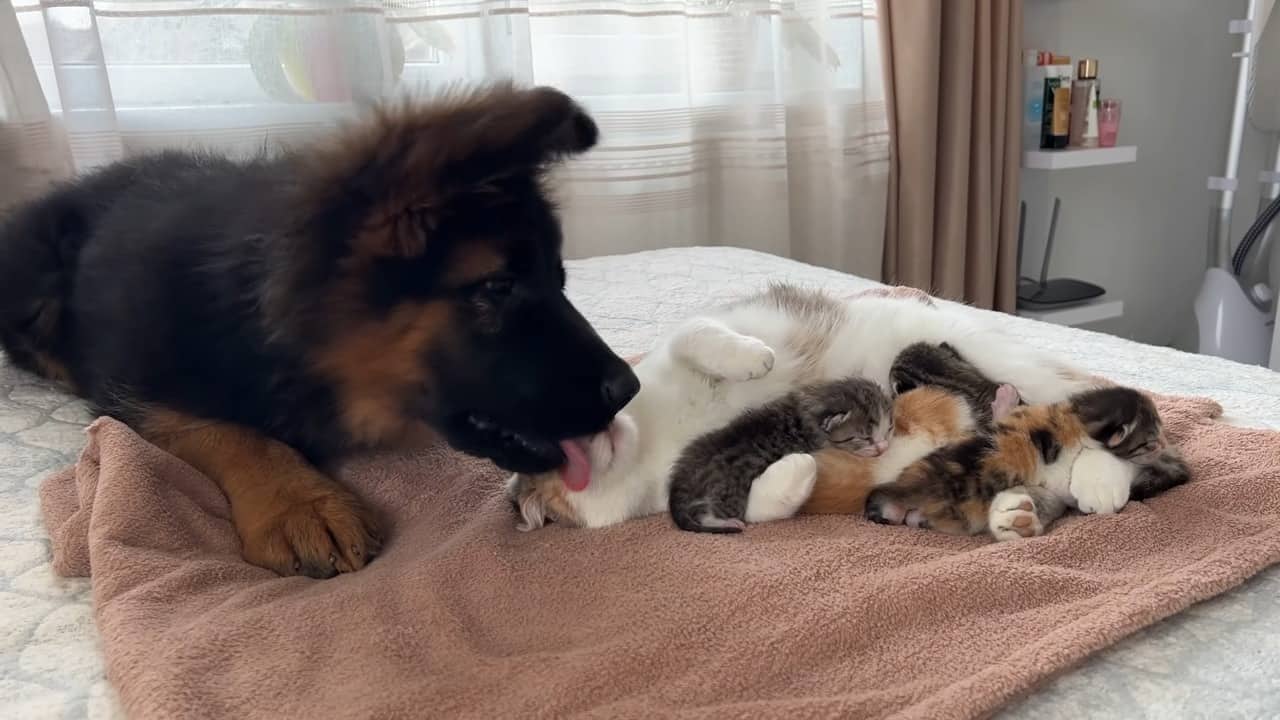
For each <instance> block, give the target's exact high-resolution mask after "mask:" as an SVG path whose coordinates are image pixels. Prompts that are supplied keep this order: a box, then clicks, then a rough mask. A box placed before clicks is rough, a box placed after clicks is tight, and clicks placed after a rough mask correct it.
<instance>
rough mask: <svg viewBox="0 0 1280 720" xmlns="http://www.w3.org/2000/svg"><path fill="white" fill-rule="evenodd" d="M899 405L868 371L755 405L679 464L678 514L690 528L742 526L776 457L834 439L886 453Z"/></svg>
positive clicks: (675, 481) (860, 450) (674, 474)
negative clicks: (867, 375)
mask: <svg viewBox="0 0 1280 720" xmlns="http://www.w3.org/2000/svg"><path fill="white" fill-rule="evenodd" d="M892 410H893V406H892V404H891V402H890V400H889V398H888V396H886V395H885V394H884V392H883V391H882V390H881V389H880V386H879V385H877V384H876V383H874V382H872V381H870V380H867V379H864V378H861V377H851V378H846V379H844V380H836V381H831V382H822V383H816V384H812V385H807V386H805V387H802V388H800V389H799V390H796V391H793V392H791V393H788V394H787V395H784V396H783V397H781V398H779V399H777V400H774V401H773V402H770V403H767V404H765V405H762V406H760V407H758V408H755V409H751V410H747V411H746V412H744V413H742V414H741V415H739V416H738V417H737V418H735V419H734V420H733V421H732V422H730V423H729V424H728V425H726V426H725V427H722V428H720V429H718V430H713V431H712V432H709V433H707V434H705V435H702V436H701V437H699V438H697V439H696V440H694V441H693V442H692V443H690V444H689V446H688V447H687V448H685V450H684V452H683V453H681V454H680V457H679V458H678V459H677V460H676V463H675V465H674V467H672V469H671V490H670V495H669V499H668V502H669V509H670V511H671V518H672V519H673V520H674V521H675V524H676V525H677V526H678V527H680V528H681V529H682V530H689V531H693V532H710V533H735V532H741V531H742V530H743V528H744V527H745V525H744V522H743V520H744V518H745V513H746V509H747V500H748V497H749V495H750V493H751V488H752V483H753V482H754V481H755V480H756V478H757V477H759V476H760V475H761V474H762V473H764V472H765V470H767V469H768V468H769V467H770V466H771V465H773V464H774V463H775V462H777V461H779V460H781V459H783V458H784V457H786V456H789V455H796V454H801V455H803V454H806V453H813V452H816V451H818V450H821V449H823V448H828V447H833V448H839V449H841V450H843V451H846V452H851V453H854V454H859V455H864V456H876V455H879V454H881V453H882V452H884V450H885V448H887V447H888V444H889V435H890V432H891V431H892V428H893V417H892V415H893V413H892Z"/></svg>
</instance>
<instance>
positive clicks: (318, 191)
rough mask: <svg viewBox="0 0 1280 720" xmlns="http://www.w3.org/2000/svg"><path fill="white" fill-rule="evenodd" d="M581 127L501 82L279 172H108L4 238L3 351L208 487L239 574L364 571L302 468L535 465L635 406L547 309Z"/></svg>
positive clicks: (34, 205)
mask: <svg viewBox="0 0 1280 720" xmlns="http://www.w3.org/2000/svg"><path fill="white" fill-rule="evenodd" d="M596 137H597V130H596V125H595V123H594V122H593V121H592V120H591V118H590V117H589V116H588V115H587V114H586V113H585V112H584V111H583V110H582V109H581V108H580V107H579V106H578V105H577V104H575V103H574V102H573V101H572V100H571V99H570V98H569V97H568V96H566V95H564V94H563V93H561V92H559V91H556V90H553V89H549V88H536V89H518V88H516V87H513V86H511V85H495V86H487V87H484V88H481V89H475V90H470V91H465V92H455V93H452V94H449V95H446V96H442V97H440V98H437V99H436V100H434V101H430V102H428V103H426V104H417V105H406V106H402V107H397V108H395V109H383V110H381V111H379V112H378V113H376V114H375V116H374V117H373V118H372V119H370V120H368V121H367V122H364V123H363V124H359V125H354V126H352V127H349V128H347V129H345V130H342V131H339V132H337V133H336V134H335V135H334V136H333V137H332V138H330V139H329V140H328V141H327V142H324V143H321V144H318V145H317V146H315V147H313V148H311V149H309V150H306V151H302V152H293V153H289V154H285V155H282V156H279V157H274V158H261V159H257V160H252V161H248V162H235V161H231V160H228V159H226V158H222V157H217V156H214V155H209V154H192V153H186V152H164V153H160V154H157V155H152V156H145V157H139V158H136V159H131V160H126V161H123V162H119V163H116V164H114V165H111V166H109V167H106V168H104V169H102V170H100V171H98V172H95V173H93V174H90V175H88V176H86V177H83V178H82V179H79V180H77V181H75V182H72V183H70V184H67V185H65V186H62V187H60V188H57V189H55V190H54V191H53V192H52V193H50V194H48V195H46V196H44V197H43V198H40V199H38V200H35V201H33V202H31V203H28V204H26V205H22V206H20V207H19V208H18V209H17V210H16V211H15V212H14V213H13V214H12V215H11V217H9V218H8V220H7V222H6V223H5V224H4V225H3V227H2V228H0V345H3V348H4V349H5V351H6V352H7V353H8V354H9V357H10V358H12V360H13V361H14V362H15V363H16V364H17V365H19V366H21V367H23V368H26V369H28V370H31V371H34V372H36V373H38V374H40V375H43V376H44V377H47V378H51V379H54V380H58V381H61V382H63V383H65V384H66V385H67V386H68V387H70V388H71V389H73V390H74V391H75V392H77V393H79V394H80V395H82V396H83V397H85V398H87V399H88V400H90V401H91V402H92V403H93V404H94V405H95V406H96V408H97V410H98V411H99V412H101V413H103V414H109V415H112V416H114V417H117V418H119V419H121V420H123V421H125V422H127V423H128V424H129V425H130V426H132V427H133V428H134V429H135V430H137V431H138V432H139V433H140V434H142V435H143V436H144V437H146V438H147V439H149V440H150V441H151V442H154V443H156V444H157V445H159V446H160V447H162V448H165V449H167V450H169V451H170V452H172V453H174V454H175V455H177V456H178V457H180V458H182V459H183V460H185V461H187V462H188V463H190V464H191V465H192V466H194V467H195V468H197V469H199V470H201V471H202V472H204V473H206V474H207V475H209V476H210V477H211V478H213V479H214V480H215V481H217V483H218V484H219V485H220V486H221V487H222V489H223V490H224V491H225V492H226V494H227V497H228V498H229V500H230V503H231V513H232V519H233V521H234V523H235V526H236V530H237V532H238V533H239V535H240V539H241V541H242V544H243V551H244V556H245V558H246V559H247V560H249V561H250V562H252V563H255V564H258V565H261V566H263V567H267V568H270V569H272V570H275V571H277V572H279V573H282V574H303V575H309V576H312V577H330V576H333V575H336V574H337V573H340V572H349V571H353V570H356V569H359V568H361V567H363V566H364V565H365V563H367V562H368V561H369V559H370V558H372V556H373V555H374V554H375V553H376V552H377V550H378V548H379V545H380V542H381V539H380V535H379V530H378V526H377V523H376V521H375V518H374V517H373V516H372V515H371V513H370V512H369V511H368V510H367V508H366V507H365V506H364V505H363V504H362V503H361V501H360V500H358V499H357V498H356V497H355V496H354V495H353V494H352V493H350V492H349V491H347V490H346V489H344V488H342V487H341V486H340V485H338V484H337V483H336V482H334V481H333V480H332V479H330V478H329V477H328V476H326V475H325V474H323V473H321V472H320V471H319V470H318V469H317V467H323V466H324V465H325V464H327V463H328V462H330V461H333V460H335V459H339V458H341V457H342V456H344V455H348V454H350V453H352V452H356V451H359V450H361V449H368V448H385V447H396V446H401V447H403V446H414V445H420V444H422V443H424V442H427V441H428V440H429V439H430V438H432V437H434V436H436V434H439V435H441V436H443V437H444V438H445V440H447V441H448V442H449V443H450V444H451V445H452V446H454V447H455V448H458V449H459V450H462V451H464V452H467V453H470V454H474V455H477V456H481V457H485V458H490V459H492V460H493V461H494V462H495V463H496V464H497V465H499V466H501V467H503V468H505V469H507V470H511V471H517V472H542V471H548V470H551V469H554V468H557V467H559V466H561V465H562V464H564V463H566V450H565V448H566V446H568V447H569V449H570V450H572V449H574V448H573V446H572V442H571V440H572V439H574V438H578V437H581V436H585V435H591V434H593V433H596V432H599V431H601V430H603V429H605V428H606V427H607V426H608V425H609V423H610V421H611V420H612V418H613V417H614V415H615V414H616V413H617V412H618V410H619V409H621V408H622V407H623V406H624V405H626V403H627V402H628V401H629V400H630V399H631V397H632V396H633V395H635V393H636V391H637V390H638V388H639V381H638V380H637V379H636V376H635V374H634V373H633V372H632V371H631V369H630V367H629V366H628V365H627V363H625V362H624V361H623V360H622V359H620V358H619V357H618V356H617V355H615V354H614V353H613V352H612V351H610V349H609V348H608V347H607V346H606V345H605V343H604V342H603V341H602V340H601V339H600V338H599V337H598V336H597V335H596V333H595V332H594V331H593V330H592V328H591V326H590V325H589V324H588V323H587V321H586V320H585V319H584V318H583V317H582V316H581V315H580V314H579V313H578V312H577V311H576V310H575V309H574V308H573V306H572V305H570V304H569V301H568V299H567V298H565V296H564V293H563V288H564V282H565V271H564V266H563V264H562V262H561V256H560V249H561V234H560V225H559V221H558V219H557V216H556V212H555V208H554V207H553V205H552V203H551V201H550V200H549V199H548V198H547V196H546V194H545V193H544V191H543V189H542V183H541V181H542V177H543V174H544V171H545V170H546V168H547V167H548V166H549V165H551V164H553V163H554V162H556V161H558V160H559V159H561V158H563V157H565V156H568V155H573V154H576V153H581V152H583V151H585V150H587V149H588V148H590V147H592V146H593V145H594V144H595V142H596Z"/></svg>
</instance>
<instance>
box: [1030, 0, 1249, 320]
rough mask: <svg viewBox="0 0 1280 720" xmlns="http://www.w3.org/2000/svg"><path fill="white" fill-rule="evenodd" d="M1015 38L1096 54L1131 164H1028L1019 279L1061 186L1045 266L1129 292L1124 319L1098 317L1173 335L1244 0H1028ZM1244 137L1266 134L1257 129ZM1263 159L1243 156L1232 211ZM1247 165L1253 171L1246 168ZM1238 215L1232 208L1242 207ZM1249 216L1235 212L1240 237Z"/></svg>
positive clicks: (1203, 221)
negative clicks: (1040, 167) (1232, 26)
mask: <svg viewBox="0 0 1280 720" xmlns="http://www.w3.org/2000/svg"><path fill="white" fill-rule="evenodd" d="M1024 7H1025V10H1024V13H1023V18H1024V24H1023V46H1024V47H1027V48H1037V49H1048V50H1053V51H1055V52H1058V53H1059V54H1066V55H1070V56H1071V58H1072V62H1073V63H1074V62H1075V61H1076V60H1077V59H1079V58H1081V57H1096V58H1098V59H1099V64H1100V68H1099V77H1100V79H1101V83H1102V95H1103V97H1117V98H1120V99H1121V101H1122V102H1123V118H1122V120H1121V125H1120V139H1119V142H1120V144H1125V145H1128V144H1136V145H1137V146H1138V161H1137V162H1136V163H1134V164H1130V165H1115V166H1104V167H1098V168H1082V169H1076V170H1059V171H1052V172H1045V171H1037V170H1024V171H1023V177H1022V199H1023V200H1025V201H1026V202H1027V239H1026V243H1025V245H1024V247H1023V259H1022V271H1023V274H1024V275H1031V276H1035V275H1038V273H1039V268H1040V260H1041V257H1042V255H1043V251H1044V241H1045V236H1046V234H1047V232H1048V222H1049V212H1050V209H1051V206H1052V202H1053V197H1054V196H1055V195H1057V196H1059V197H1061V198H1062V212H1061V215H1060V217H1059V220H1058V235H1057V239H1056V241H1055V247H1054V257H1053V261H1052V264H1051V265H1050V275H1051V276H1066V277H1076V278H1079V279H1082V280H1088V281H1091V282H1096V283H1098V284H1100V285H1102V286H1103V287H1105V288H1107V291H1108V294H1109V295H1110V296H1112V297H1116V298H1119V299H1122V300H1124V303H1125V316H1124V317H1123V318H1121V319H1117V320H1112V321H1107V322H1104V323H1098V324H1097V325H1095V326H1091V327H1092V329H1097V330H1104V331H1106V332H1111V333H1115V334H1117V335H1122V336H1125V337H1130V338H1133V339H1135V340H1140V341H1143V342H1149V343H1155V344H1169V343H1171V342H1172V341H1173V340H1174V338H1175V337H1176V335H1177V333H1178V332H1179V331H1180V330H1181V328H1182V327H1183V325H1184V323H1185V322H1186V321H1187V319H1188V318H1189V314H1190V312H1191V302H1192V300H1193V298H1194V296H1195V293H1196V290H1197V288H1198V286H1199V281H1200V277H1201V274H1202V273H1203V271H1204V268H1205V264H1206V260H1207V252H1208V250H1207V233H1208V227H1209V220H1210V210H1211V208H1212V207H1214V206H1215V205H1216V202H1217V196H1216V195H1215V194H1213V193H1211V192H1209V191H1208V190H1207V189H1206V182H1207V180H1208V177H1209V176H1210V175H1221V174H1222V172H1223V167H1224V165H1223V164H1224V162H1225V152H1226V144H1227V134H1228V127H1229V125H1230V118H1231V102H1232V98H1233V94H1234V89H1235V68H1236V64H1235V63H1236V61H1234V60H1233V59H1232V58H1231V53H1232V52H1233V51H1234V50H1236V49H1237V48H1238V44H1239V37H1238V36H1233V35H1230V34H1228V32H1227V23H1228V21H1229V20H1231V19H1235V18H1239V17H1243V15H1244V7H1245V1H1244V0H1025V6H1024ZM1251 135H1252V136H1253V137H1252V139H1251V142H1250V143H1249V145H1247V146H1246V147H1248V148H1250V149H1251V150H1250V152H1251V153H1263V152H1267V151H1265V150H1258V149H1257V148H1259V147H1262V146H1263V144H1262V143H1260V142H1259V141H1258V137H1257V134H1256V133H1251ZM1258 164H1259V161H1258V160H1257V159H1256V158H1254V159H1252V160H1250V159H1246V160H1245V161H1243V162H1242V164H1241V171H1242V179H1244V180H1245V181H1246V182H1243V183H1242V188H1247V190H1246V191H1245V192H1243V193H1242V195H1243V196H1244V197H1242V198H1241V199H1240V201H1239V207H1241V208H1244V207H1247V208H1248V211H1249V214H1251V213H1252V212H1253V210H1255V209H1256V202H1257V190H1256V187H1255V186H1254V184H1253V182H1252V180H1253V178H1255V177H1256V175H1257V168H1258ZM1246 173H1247V174H1246ZM1237 216H1238V217H1239V216H1240V213H1238V214H1237ZM1245 225H1247V222H1245V223H1243V224H1241V222H1240V221H1237V224H1236V225H1235V226H1234V228H1233V230H1234V238H1233V241H1234V239H1238V238H1239V236H1240V234H1241V233H1243V232H1244V229H1245Z"/></svg>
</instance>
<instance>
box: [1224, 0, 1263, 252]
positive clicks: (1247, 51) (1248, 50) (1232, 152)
mask: <svg viewBox="0 0 1280 720" xmlns="http://www.w3.org/2000/svg"><path fill="white" fill-rule="evenodd" d="M1257 13H1258V0H1249V6H1248V10H1247V11H1246V12H1245V19H1246V20H1248V21H1249V22H1250V23H1252V22H1253V21H1254V19H1255V18H1256V17H1257ZM1253 33H1254V30H1253V28H1250V30H1249V31H1248V32H1245V33H1241V37H1240V68H1239V70H1238V72H1237V73H1236V100H1235V103H1234V104H1233V106H1232V110H1231V140H1230V142H1229V143H1228V144H1227V171H1226V173H1225V174H1223V177H1224V178H1226V179H1227V180H1235V179H1236V175H1237V173H1238V171H1239V169H1240V145H1241V143H1242V142H1243V141H1244V121H1245V115H1246V113H1247V112H1248V108H1249V62H1250V55H1251V54H1252V52H1253ZM1235 195H1236V193H1235V190H1231V189H1227V190H1223V191H1222V204H1221V205H1220V206H1219V208H1218V232H1217V237H1216V238H1214V240H1215V242H1214V245H1215V247H1214V248H1213V257H1214V262H1215V263H1216V265H1217V267H1221V268H1230V267H1231V207H1232V205H1234V204H1235Z"/></svg>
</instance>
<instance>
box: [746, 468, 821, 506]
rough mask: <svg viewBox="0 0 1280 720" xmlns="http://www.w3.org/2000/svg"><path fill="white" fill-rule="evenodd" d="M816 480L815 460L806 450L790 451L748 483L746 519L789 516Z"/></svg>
mask: <svg viewBox="0 0 1280 720" xmlns="http://www.w3.org/2000/svg"><path fill="white" fill-rule="evenodd" d="M817 479H818V461H817V460H815V459H814V457H813V456H812V455H809V454H808V453H793V454H791V455H787V456H785V457H783V458H782V459H780V460H778V461H776V462H774V463H773V464H772V465H770V466H769V467H768V469H766V470H765V471H764V472H763V473H761V474H760V477H758V478H756V479H755V482H753V483H751V493H750V494H749V495H748V496H747V512H746V513H745V515H746V518H747V522H752V523H758V522H770V521H772V520H782V519H784V518H789V517H791V516H793V515H795V514H796V512H797V511H798V510H800V506H801V505H804V503H805V501H806V500H808V499H809V495H810V494H811V493H812V492H813V483H814V482H815V481H816V480H817Z"/></svg>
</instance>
